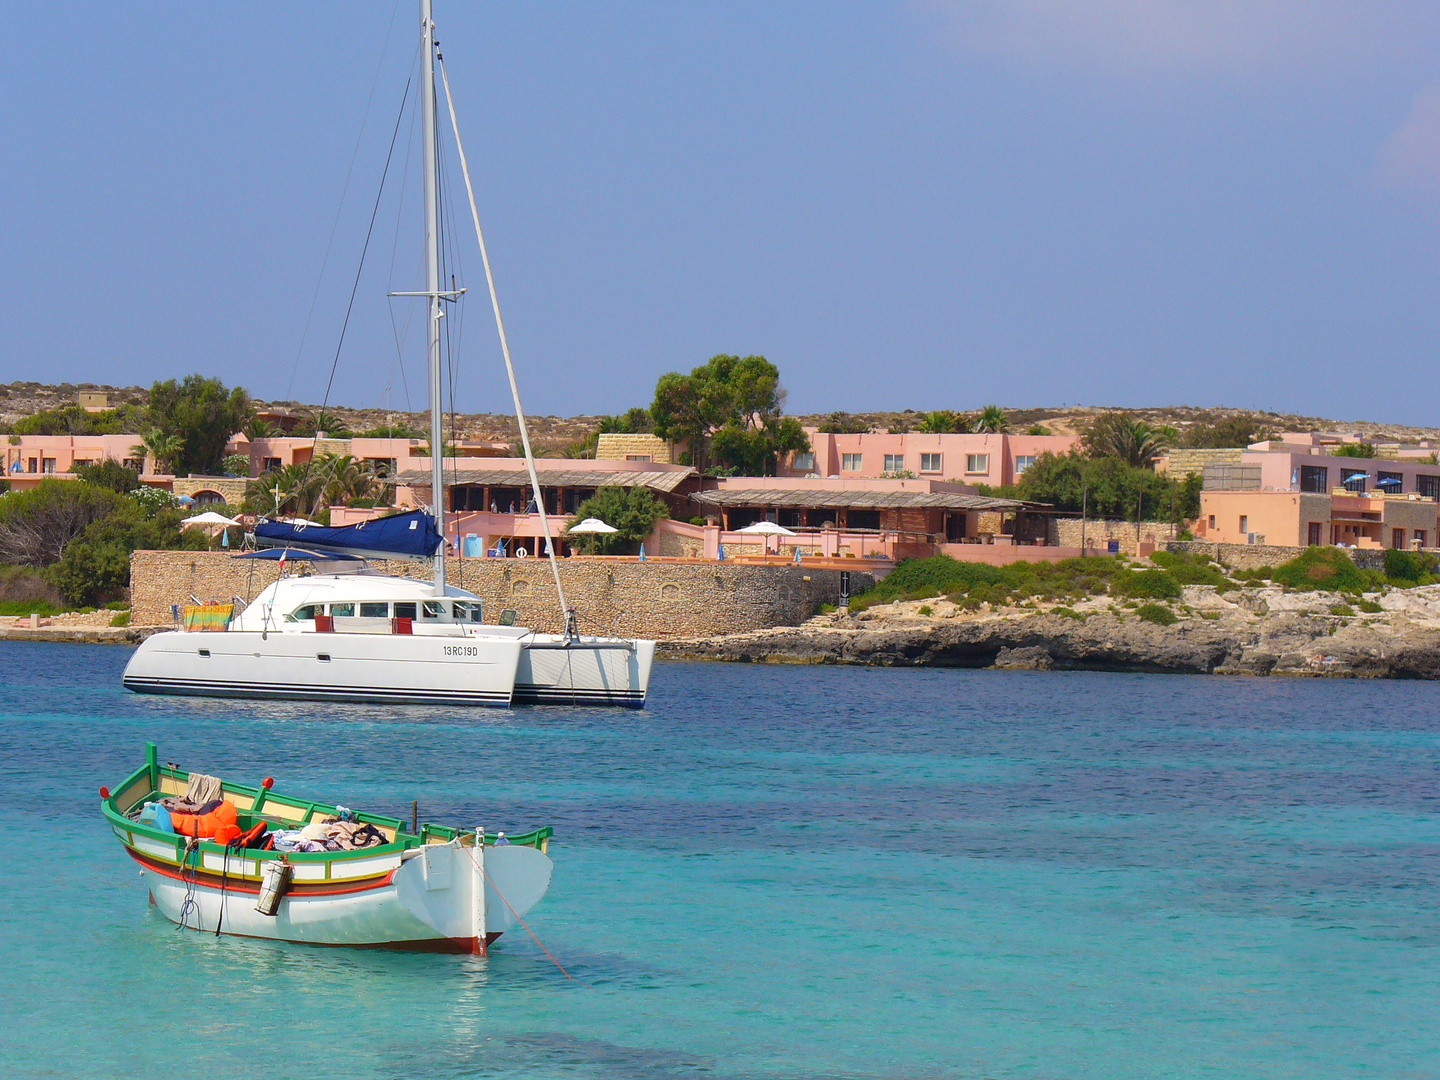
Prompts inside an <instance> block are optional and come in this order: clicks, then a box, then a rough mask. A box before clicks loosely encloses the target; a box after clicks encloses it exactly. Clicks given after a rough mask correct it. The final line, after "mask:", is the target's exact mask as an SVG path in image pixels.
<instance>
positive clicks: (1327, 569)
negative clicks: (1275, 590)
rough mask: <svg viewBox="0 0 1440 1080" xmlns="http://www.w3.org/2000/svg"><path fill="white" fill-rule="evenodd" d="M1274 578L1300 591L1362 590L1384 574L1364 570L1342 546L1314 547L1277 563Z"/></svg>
mask: <svg viewBox="0 0 1440 1080" xmlns="http://www.w3.org/2000/svg"><path fill="white" fill-rule="evenodd" d="M1401 554H1404V553H1403V552H1401ZM1271 580H1273V581H1275V582H1276V583H1278V584H1281V585H1288V586H1289V587H1290V588H1292V589H1295V590H1297V591H1300V592H1310V591H1313V590H1315V589H1324V590H1326V591H1327V592H1355V593H1359V592H1364V591H1365V590H1366V589H1368V588H1373V587H1375V586H1376V585H1379V584H1382V583H1383V582H1384V575H1382V574H1380V573H1379V572H1378V571H1375V570H1361V569H1360V568H1359V567H1358V566H1356V565H1355V562H1354V560H1353V559H1351V558H1350V556H1349V555H1347V554H1346V553H1345V552H1344V551H1342V550H1340V549H1339V548H1333V547H1312V548H1306V549H1305V552H1304V554H1302V555H1300V556H1299V557H1298V558H1294V559H1291V560H1290V561H1289V562H1287V563H1284V564H1282V565H1281V566H1278V567H1276V568H1275V570H1274V571H1273V572H1272V573H1271Z"/></svg>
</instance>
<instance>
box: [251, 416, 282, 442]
mask: <svg viewBox="0 0 1440 1080" xmlns="http://www.w3.org/2000/svg"><path fill="white" fill-rule="evenodd" d="M283 434H284V432H282V431H281V430H280V425H279V424H276V423H274V422H272V421H270V420H261V419H259V418H258V417H257V418H255V419H253V420H251V421H250V422H249V423H248V424H246V425H245V437H246V438H247V439H276V438H279V437H280V436H281V435H283Z"/></svg>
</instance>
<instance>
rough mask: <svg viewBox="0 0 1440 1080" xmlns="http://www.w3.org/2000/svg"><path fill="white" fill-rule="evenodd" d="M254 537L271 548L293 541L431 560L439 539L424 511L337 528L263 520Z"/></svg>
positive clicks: (374, 555) (311, 546)
mask: <svg viewBox="0 0 1440 1080" xmlns="http://www.w3.org/2000/svg"><path fill="white" fill-rule="evenodd" d="M255 538H256V540H258V541H260V542H262V543H264V544H266V545H267V546H271V547H275V546H281V545H286V544H293V545H295V546H296V547H303V548H309V549H311V550H312V551H339V552H343V553H345V554H346V555H360V556H362V557H366V556H368V557H372V558H378V559H430V558H433V557H434V555H435V552H436V551H437V550H438V549H439V547H440V541H441V536H440V533H439V532H438V531H437V530H436V528H435V519H434V518H433V517H431V516H430V514H429V512H428V511H425V510H412V511H411V512H410V513H408V514H396V515H394V516H393V517H387V518H380V519H378V520H376V521H362V522H361V523H360V524H359V525H341V526H339V527H337V528H331V527H330V526H328V525H290V524H287V523H286V522H283V521H262V522H260V523H259V524H258V525H256V526H255Z"/></svg>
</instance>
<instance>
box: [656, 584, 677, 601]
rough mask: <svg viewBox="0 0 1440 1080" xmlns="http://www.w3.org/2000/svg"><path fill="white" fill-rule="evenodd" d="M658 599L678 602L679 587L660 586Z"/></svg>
mask: <svg viewBox="0 0 1440 1080" xmlns="http://www.w3.org/2000/svg"><path fill="white" fill-rule="evenodd" d="M660 599H661V600H679V599H680V586H679V585H661V586H660Z"/></svg>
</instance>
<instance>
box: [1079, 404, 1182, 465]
mask: <svg viewBox="0 0 1440 1080" xmlns="http://www.w3.org/2000/svg"><path fill="white" fill-rule="evenodd" d="M1082 439H1083V441H1084V445H1085V448H1086V450H1088V451H1089V453H1090V456H1091V457H1094V458H1119V459H1120V460H1121V461H1124V462H1126V463H1127V464H1130V465H1134V466H1137V467H1140V468H1149V467H1151V466H1153V465H1154V464H1155V459H1156V458H1158V457H1159V456H1160V455H1161V454H1163V453H1164V452H1165V451H1166V450H1167V449H1168V448H1169V446H1170V443H1169V440H1168V439H1167V437H1166V433H1165V432H1164V431H1163V430H1161V429H1159V428H1152V427H1151V426H1150V425H1149V424H1147V423H1145V422H1144V421H1143V420H1136V419H1134V418H1133V417H1130V416H1126V415H1125V414H1124V413H1116V412H1111V413H1102V414H1101V415H1100V416H1097V417H1096V418H1095V419H1094V420H1092V421H1091V422H1090V425H1089V427H1087V428H1086V430H1085V433H1084V435H1083V436H1082Z"/></svg>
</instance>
